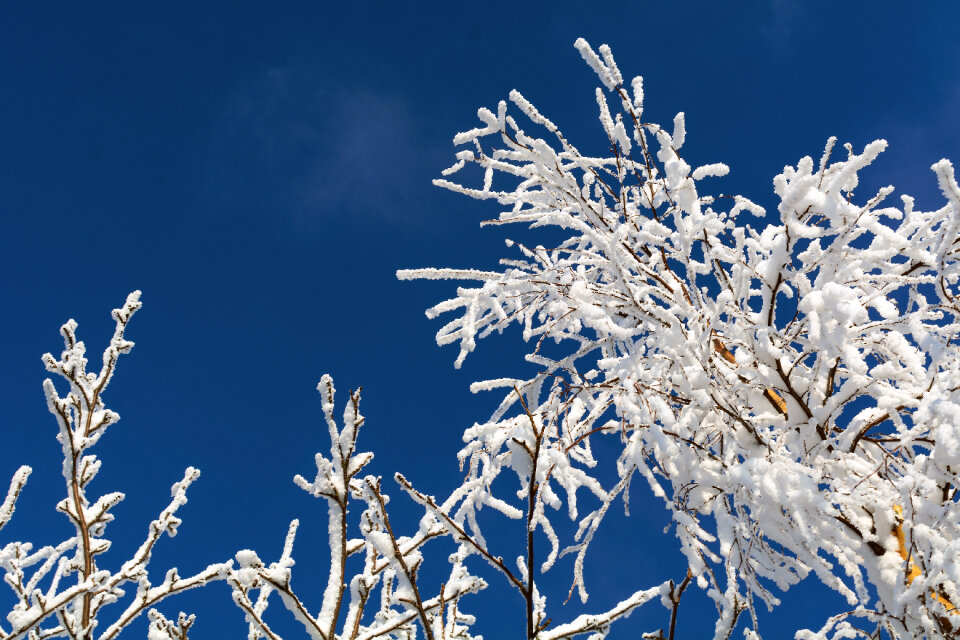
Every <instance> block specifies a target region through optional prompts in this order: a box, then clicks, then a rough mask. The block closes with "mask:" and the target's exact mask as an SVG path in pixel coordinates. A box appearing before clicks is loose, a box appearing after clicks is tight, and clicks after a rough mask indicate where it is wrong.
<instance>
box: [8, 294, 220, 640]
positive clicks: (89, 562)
mask: <svg viewBox="0 0 960 640" xmlns="http://www.w3.org/2000/svg"><path fill="white" fill-rule="evenodd" d="M139 308H140V292H139V291H135V292H134V293H131V294H130V295H129V296H128V297H127V301H126V303H125V304H124V306H123V307H122V308H120V309H114V311H113V319H114V320H115V322H116V329H115V330H114V333H113V338H112V339H111V340H110V345H109V346H108V347H107V349H106V350H105V351H104V353H103V361H102V366H101V367H100V371H99V372H87V362H88V361H87V358H86V356H85V353H86V352H85V348H84V344H83V342H80V341H78V340H77V337H76V329H77V323H76V322H74V321H73V320H69V321H68V322H67V323H66V324H65V325H63V327H61V329H60V333H61V334H62V335H63V339H64V345H65V347H64V351H63V354H62V355H61V356H60V359H59V360H58V359H56V358H54V357H53V356H52V355H50V354H46V355H44V356H43V362H44V365H46V368H47V371H49V372H51V373H55V374H57V375H58V376H60V377H61V378H62V379H63V380H65V381H66V383H67V384H68V387H69V391H68V393H67V394H66V395H65V396H62V397H61V396H60V395H59V394H58V392H57V390H56V387H55V386H54V383H53V381H52V380H49V379H48V380H45V381H44V384H43V388H44V391H45V392H46V396H47V406H48V407H49V409H50V412H51V413H53V415H54V416H55V417H56V419H57V423H58V424H59V427H60V431H59V434H58V435H57V440H58V441H59V442H60V446H61V448H62V450H63V477H64V480H65V483H66V487H65V488H66V497H65V498H64V499H63V500H61V501H60V503H59V504H58V505H57V510H58V511H60V512H62V513H63V514H64V515H66V516H67V518H68V519H69V520H70V523H71V525H72V529H73V531H72V533H71V536H70V537H68V538H67V539H65V540H64V541H63V542H61V543H59V544H57V545H56V546H45V547H42V548H40V549H34V545H33V544H32V543H29V542H9V543H6V544H5V545H4V546H3V547H2V548H0V567H2V569H3V571H4V573H5V576H4V582H5V583H6V584H7V586H8V587H10V589H11V590H12V592H13V597H14V602H15V603H14V604H13V606H12V609H11V610H10V612H9V613H7V615H6V616H5V619H6V624H2V623H0V640H13V639H15V638H31V639H39V638H58V637H63V638H70V639H71V640H92V639H93V638H97V639H99V640H110V639H112V638H115V637H116V636H117V634H118V633H119V632H120V631H121V630H123V629H124V628H125V627H127V626H128V625H129V623H130V622H132V621H133V620H134V619H135V618H136V617H138V616H139V615H140V614H141V613H143V612H145V611H147V610H148V609H149V608H150V607H152V606H153V605H154V604H156V603H158V602H159V601H161V600H163V599H164V598H166V597H167V596H170V595H173V594H175V593H178V592H180V591H184V590H186V589H190V588H192V587H196V586H200V585H202V584H204V583H206V582H207V581H210V580H215V579H218V577H219V575H220V574H221V573H222V572H224V571H225V570H226V567H227V565H211V566H209V567H207V568H206V569H204V570H203V571H201V572H200V573H197V574H196V575H193V576H190V577H186V578H181V577H180V576H179V575H178V573H177V570H176V569H169V570H168V571H167V572H166V576H165V578H164V579H163V580H162V581H161V582H160V583H159V584H156V585H154V584H153V583H151V581H150V578H149V574H148V571H147V567H148V564H149V562H150V556H151V553H152V551H153V547H154V545H155V544H156V542H157V541H158V540H159V539H160V536H161V535H163V534H164V533H166V534H168V535H170V536H171V537H172V536H174V535H176V533H177V527H178V526H179V524H180V519H179V518H178V517H177V511H178V510H179V509H180V507H181V506H183V505H184V504H185V503H186V502H187V497H186V491H187V488H188V487H189V486H190V485H191V484H192V483H193V481H194V480H196V479H197V478H198V477H199V475H200V472H199V471H197V470H196V469H194V468H192V467H190V468H188V469H187V470H186V472H185V474H184V477H183V480H181V481H180V482H177V483H176V484H174V485H173V488H172V491H171V495H172V500H171V501H170V504H169V505H168V506H167V507H166V508H165V509H164V510H163V511H162V512H161V514H160V515H159V517H158V518H157V519H156V520H154V521H153V522H151V523H150V525H149V527H148V528H147V535H146V537H145V539H144V541H143V543H142V544H141V546H140V548H139V549H137V551H136V553H134V555H133V557H131V558H130V559H129V560H127V561H126V562H124V563H123V564H122V565H121V566H120V567H119V568H118V569H116V570H109V569H104V568H102V567H100V566H99V563H98V560H99V558H98V556H99V555H100V554H102V553H103V552H104V551H106V550H107V549H109V548H110V540H109V539H107V538H106V537H104V536H105V531H106V527H107V524H109V523H110V522H111V521H112V520H113V514H112V513H111V512H110V511H111V509H112V508H113V507H114V506H116V505H117V504H118V503H119V502H120V501H121V500H123V494H122V493H119V492H114V493H107V494H105V495H102V496H100V497H92V496H90V495H89V493H88V490H89V488H90V484H91V482H92V481H93V479H94V478H95V477H96V475H97V472H98V471H99V470H100V460H99V459H97V457H96V455H94V454H93V453H91V449H92V447H93V446H94V445H95V444H96V443H97V442H98V441H99V439H100V438H101V437H102V436H103V434H104V433H105V432H106V430H107V428H108V427H109V426H110V425H112V424H114V423H115V422H117V420H119V419H120V416H118V415H117V414H116V413H114V412H113V411H110V410H109V409H107V408H106V407H105V405H104V403H103V393H104V390H105V389H106V388H107V385H108V384H109V383H110V380H111V378H112V377H113V374H114V371H115V370H116V366H117V359H118V358H119V356H120V355H121V354H124V353H127V352H129V351H130V349H131V348H132V347H133V343H132V342H130V341H129V340H127V339H126V338H125V337H124V332H125V330H126V327H127V323H128V322H129V321H130V318H131V316H132V315H133V314H134V313H135V312H136V311H137V309H139ZM29 473H30V468H29V467H21V468H20V470H19V471H17V473H16V474H15V475H14V478H13V481H12V482H11V485H10V490H9V491H8V493H7V497H6V499H5V500H4V501H3V504H2V505H0V528H2V527H3V525H5V524H6V523H7V522H8V521H9V519H10V517H11V516H12V515H13V511H14V505H15V502H16V500H17V497H18V496H19V494H20V492H21V490H22V489H23V486H24V484H25V483H26V480H27V476H28V475H29ZM127 585H129V586H130V587H132V588H133V590H134V595H133V598H132V599H130V602H129V604H128V605H127V606H126V607H125V608H121V609H120V610H118V608H117V607H114V608H108V607H107V605H111V604H115V603H117V602H119V601H120V600H121V599H122V598H123V597H124V594H125V591H124V587H125V586H127ZM150 616H151V620H153V621H154V625H159V626H156V629H154V625H152V626H151V632H150V633H151V635H150V638H151V640H154V639H159V638H164V639H166V638H177V639H179V640H186V632H187V629H188V628H189V625H190V624H192V616H191V617H190V618H189V619H187V618H184V617H183V616H182V615H181V620H180V621H179V622H178V623H177V625H172V623H168V621H166V619H165V618H163V616H162V615H160V614H159V613H157V612H155V611H150ZM158 621H165V622H163V623H162V624H161V623H160V622H158ZM164 625H166V626H164ZM161 629H167V630H168V631H169V633H170V634H174V635H169V634H168V635H166V636H164V635H157V634H158V633H160V630H161ZM164 633H166V631H164Z"/></svg>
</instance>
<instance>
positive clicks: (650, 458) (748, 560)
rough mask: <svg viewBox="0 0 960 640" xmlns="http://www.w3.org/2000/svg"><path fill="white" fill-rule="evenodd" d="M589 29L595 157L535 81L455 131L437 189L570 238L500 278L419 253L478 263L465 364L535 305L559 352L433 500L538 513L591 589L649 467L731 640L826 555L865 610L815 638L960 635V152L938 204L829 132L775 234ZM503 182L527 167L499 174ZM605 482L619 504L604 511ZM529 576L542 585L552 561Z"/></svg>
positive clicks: (783, 179)
mask: <svg viewBox="0 0 960 640" xmlns="http://www.w3.org/2000/svg"><path fill="white" fill-rule="evenodd" d="M576 46H577V48H578V49H579V50H580V52H581V54H582V55H583V58H584V59H585V60H586V62H587V63H588V64H589V65H590V67H591V68H592V69H593V70H594V72H595V73H596V74H597V75H598V77H599V78H600V81H601V84H602V85H603V87H604V88H601V89H597V91H596V100H597V106H598V109H599V120H600V124H601V128H602V131H603V135H604V136H605V138H606V140H605V142H606V144H607V145H608V147H609V149H610V153H609V154H607V155H604V156H600V157H592V156H588V155H584V154H583V153H581V152H580V151H579V150H578V148H577V147H576V146H575V145H574V143H573V142H572V141H570V140H569V139H568V138H567V137H565V136H564V135H563V134H562V133H561V131H560V129H559V128H558V127H557V126H556V125H555V124H554V123H553V122H551V121H550V120H549V119H548V118H547V117H546V116H544V115H543V114H542V113H541V112H540V111H538V110H537V109H536V108H535V107H534V106H533V105H531V104H530V103H529V102H528V101H527V100H526V99H525V98H523V96H522V95H520V94H519V93H518V92H516V91H514V92H511V93H510V103H511V105H508V104H507V102H500V104H499V105H498V107H497V109H496V110H495V112H494V111H490V110H487V109H480V111H479V112H478V116H479V118H480V121H481V126H480V127H478V128H475V129H471V130H469V131H466V132H464V133H460V134H457V136H456V137H455V138H454V142H455V144H457V145H463V146H464V147H465V149H464V150H462V151H459V152H458V153H457V155H456V158H457V160H456V163H455V164H454V165H453V166H452V167H450V169H448V170H446V171H445V172H444V178H443V179H441V180H437V181H436V182H435V183H436V184H437V185H439V186H442V187H445V188H447V189H450V190H452V191H455V192H458V193H462V194H464V195H468V196H470V197H473V198H478V199H482V200H492V201H495V202H497V203H498V204H499V205H500V206H501V207H502V212H501V213H500V215H499V218H498V219H497V220H495V221H492V222H491V223H490V224H500V225H505V224H511V223H523V224H527V225H529V226H530V227H532V228H536V227H545V226H550V227H554V228H555V229H556V230H559V232H561V233H562V234H563V239H562V240H561V241H560V242H555V241H554V240H551V244H550V246H549V248H548V247H545V246H539V245H537V246H526V245H523V244H520V243H512V242H509V241H508V246H512V247H515V250H514V252H513V255H512V256H511V257H510V258H508V259H504V260H503V261H502V262H501V264H502V269H501V270H500V271H498V272H475V271H472V270H470V269H417V270H407V271H400V272H398V277H400V278H401V279H417V278H420V279H422V278H430V279H457V280H473V281H476V282H477V284H476V285H475V286H473V287H462V288H459V289H458V290H457V292H456V296H455V297H453V298H452V299H450V300H447V301H445V302H441V303H440V304H438V305H436V306H435V307H433V308H432V309H430V310H428V312H427V315H428V316H429V317H431V318H433V317H437V316H439V315H441V314H453V318H452V319H451V320H448V322H447V323H446V324H445V325H444V326H443V327H442V328H441V329H440V330H439V331H438V333H437V342H438V343H439V344H441V345H443V344H450V343H457V344H458V345H459V348H460V353H459V355H458V357H457V360H456V366H460V364H461V363H462V362H463V360H464V358H465V357H466V356H467V355H468V354H469V353H470V352H471V351H473V350H474V349H475V348H476V344H477V340H478V339H480V338H483V337H485V336H487V335H489V334H490V333H492V332H494V331H502V330H503V329H504V328H506V327H507V326H509V325H511V324H514V323H516V324H517V325H519V326H520V327H521V328H522V331H523V337H524V339H525V340H526V341H527V342H528V343H529V344H530V349H529V351H528V353H527V355H526V359H527V361H528V362H530V363H533V364H535V365H537V366H538V367H539V368H540V373H539V374H537V375H536V376H534V377H532V378H530V379H527V380H516V381H514V380H508V379H505V380H499V381H491V382H489V383H481V384H478V385H475V387H476V388H477V389H480V388H497V387H506V388H507V391H506V394H505V395H504V399H503V402H502V403H501V405H500V407H499V408H498V409H497V410H496V411H495V412H494V414H493V415H492V416H491V418H490V419H489V420H488V421H487V422H485V423H483V424H477V425H475V426H474V427H472V428H471V429H469V430H468V431H467V432H466V433H465V436H464V438H465V442H466V443H467V444H466V446H465V447H464V449H463V450H462V451H461V453H460V458H461V461H462V463H463V464H464V465H465V466H466V467H467V469H468V470H469V475H468V479H467V481H466V482H465V484H464V485H463V486H462V487H461V488H460V489H458V490H457V491H456V492H455V493H454V495H453V496H452V497H451V498H450V499H449V500H448V501H447V502H446V503H444V505H438V506H437V507H436V512H437V513H438V514H449V518H448V520H449V522H448V527H450V528H452V529H454V530H455V531H454V534H455V535H459V536H460V538H461V539H470V540H475V541H477V545H478V546H479V545H482V544H483V542H482V540H483V537H482V532H481V531H480V529H479V527H478V525H477V522H476V518H475V511H476V510H477V509H479V508H480V506H481V505H487V506H491V507H493V508H495V509H498V510H500V511H501V512H502V513H503V514H504V515H505V516H507V517H512V518H519V517H526V518H527V521H528V529H529V531H530V532H531V535H532V532H533V531H535V530H540V531H542V532H543V534H545V536H546V537H547V539H548V540H549V542H550V546H551V549H552V550H551V552H550V554H549V555H548V557H547V558H545V559H543V560H542V562H541V563H540V567H539V568H540V570H542V571H545V570H547V569H549V568H550V566H551V565H552V564H553V561H554V560H555V559H556V558H557V557H558V556H560V555H563V554H568V553H569V554H573V555H574V557H575V572H574V579H573V585H574V587H575V588H576V589H577V590H578V591H579V593H580V596H581V597H582V598H584V599H586V597H587V591H586V585H585V583H584V579H583V573H582V570H583V566H584V562H585V558H586V554H587V551H588V548H589V545H590V542H591V540H592V537H593V535H594V532H595V531H596V530H597V527H598V526H599V524H600V522H601V520H602V519H603V517H604V515H605V514H606V512H607V510H608V509H609V507H610V505H611V503H612V502H613V501H614V500H616V499H619V498H623V500H624V502H626V500H627V497H628V492H629V489H630V486H631V483H632V481H633V480H634V479H636V478H638V477H639V478H640V479H642V481H643V482H645V483H646V484H648V485H649V487H650V488H651V490H652V491H653V493H654V494H655V495H656V496H658V497H660V498H662V499H663V501H664V504H665V506H666V508H667V509H668V510H669V511H670V513H671V514H672V518H673V523H674V530H675V533H676V535H677V537H678V539H679V542H680V546H681V549H682V551H683V553H684V554H685V556H686V558H687V562H688V566H689V570H690V576H692V580H693V581H694V582H696V584H697V586H698V587H699V588H701V589H703V590H705V591H706V593H707V595H708V596H709V597H710V598H711V599H712V600H713V601H714V603H715V604H716V607H717V613H718V616H717V623H716V633H715V637H716V638H726V637H728V636H729V635H730V633H731V632H732V631H733V628H734V626H735V624H736V622H737V619H738V616H739V615H740V614H741V612H743V611H747V612H749V614H750V616H751V618H752V620H753V623H752V626H753V627H754V629H753V630H748V635H749V636H750V637H759V636H757V635H756V633H757V630H756V616H755V609H756V606H757V604H758V603H759V602H763V603H764V604H765V605H766V606H768V607H773V606H775V605H776V604H777V603H778V599H777V593H778V592H780V591H783V590H786V589H788V588H789V587H790V586H791V585H793V584H795V583H797V582H798V581H800V580H802V579H804V578H806V577H807V576H809V575H811V574H813V576H815V577H816V579H818V580H819V581H821V582H822V583H823V584H824V585H826V586H827V587H829V588H831V589H834V590H835V591H837V592H838V593H839V594H841V595H842V596H843V597H844V598H846V600H847V601H848V603H849V605H850V608H851V609H850V611H849V612H845V613H841V614H839V615H838V616H836V617H835V618H832V619H831V620H829V621H827V623H826V625H825V626H824V627H823V629H821V630H819V631H817V632H812V631H811V632H801V633H800V634H799V637H804V638H810V639H813V638H824V639H826V638H841V637H853V635H852V634H856V633H859V631H855V630H854V629H855V627H856V628H859V629H863V630H866V631H865V633H868V634H869V633H873V632H874V631H876V630H877V629H884V630H885V631H886V633H888V634H889V635H890V636H891V637H896V638H916V637H922V636H926V637H929V638H946V637H952V636H953V635H954V634H956V633H957V632H958V631H960V616H957V615H956V613H957V612H956V610H955V605H957V604H960V589H958V587H957V585H958V582H960V563H958V562H957V556H958V553H960V507H958V503H957V478H956V475H957V470H958V468H960V347H958V341H957V338H956V336H957V333H958V329H960V324H958V316H960V306H958V305H960V303H958V298H957V295H958V293H960V291H958V279H960V260H958V256H960V187H958V185H957V182H956V179H955V176H954V171H953V167H952V165H951V164H950V163H949V162H948V161H946V160H942V161H940V162H938V163H937V164H935V165H933V167H932V168H933V170H934V172H935V174H936V178H937V180H938V183H939V187H940V191H941V192H942V193H943V195H944V197H945V199H946V203H945V204H944V205H943V206H941V207H939V208H937V209H934V210H931V211H922V210H920V209H918V208H916V207H915V204H914V201H913V199H912V198H910V197H908V196H901V198H900V202H899V203H898V202H895V201H892V200H891V195H892V193H893V187H884V188H883V189H880V190H879V191H878V192H877V193H876V194H873V195H868V197H866V198H863V197H859V196H858V195H857V194H855V191H856V190H857V188H858V185H859V174H860V172H861V171H862V170H864V169H865V168H866V167H868V166H869V165H870V164H871V163H872V162H873V161H874V160H875V159H876V158H877V157H878V155H879V154H880V153H881V152H882V151H883V150H884V149H885V147H886V143H885V142H884V141H876V142H873V143H871V144H868V145H867V146H866V147H865V148H863V149H862V150H859V151H857V150H855V149H854V148H853V147H852V146H851V145H845V146H844V147H843V150H842V151H840V152H839V153H837V152H835V150H834V143H835V140H834V139H832V138H831V139H830V140H829V141H828V143H827V146H826V149H825V150H824V152H823V154H822V156H821V159H820V161H819V162H818V163H817V162H815V161H814V160H812V159H811V158H809V157H806V158H803V159H801V160H800V162H799V163H798V164H797V166H795V167H786V168H785V169H784V170H783V172H782V173H781V174H780V175H778V176H777V177H776V178H775V180H774V189H775V195H776V197H777V199H778V200H779V205H778V207H777V213H778V214H779V220H777V221H776V222H774V223H772V224H769V225H767V226H766V227H765V228H762V229H755V228H753V227H752V226H751V225H750V224H748V223H746V222H744V221H741V220H740V219H739V214H741V213H742V212H745V211H746V212H749V213H751V214H753V215H754V216H760V215H762V214H763V213H764V212H763V210H762V209H761V208H760V207H758V206H757V205H755V204H753V203H752V202H750V201H749V200H747V199H745V198H743V197H740V196H727V195H710V193H711V191H709V190H708V189H709V185H711V184H712V182H710V181H711V180H713V179H715V178H716V177H720V176H723V175H725V174H726V173H727V172H728V168H727V167H726V166H725V165H722V164H716V163H713V164H706V165H703V166H700V167H698V168H694V167H693V166H692V165H691V164H689V163H688V162H687V161H686V160H684V159H683V158H682V157H681V155H680V153H679V151H680V148H681V146H682V144H683V142H684V139H685V137H686V125H685V119H684V117H683V114H678V116H677V117H676V118H675V119H674V122H673V124H672V126H671V127H668V128H664V127H661V126H660V125H657V124H654V123H652V122H648V121H646V120H645V119H644V118H643V111H642V109H643V102H644V94H643V83H642V81H641V80H640V79H639V78H636V79H634V80H633V81H632V82H631V83H629V84H626V83H625V82H624V80H623V78H622V76H621V73H620V71H619V69H618V68H617V66H616V64H615V63H614V61H613V58H612V55H611V54H610V50H609V48H608V47H605V46H604V47H601V48H600V49H599V53H597V52H595V51H594V50H593V49H592V48H591V47H590V46H589V45H588V44H587V43H586V42H585V41H583V40H582V39H581V40H578V41H577V43H576ZM511 109H515V110H518V111H519V112H520V114H521V115H522V116H524V117H525V121H524V122H523V123H521V122H519V121H518V120H517V119H516V118H515V116H514V115H511V113H509V112H510V111H511ZM838 156H839V157H838ZM467 165H475V166H476V167H478V168H479V169H480V170H481V171H482V173H483V175H484V178H483V182H482V185H481V186H480V187H476V186H468V185H465V184H463V183H461V182H458V181H457V180H456V176H457V173H458V172H459V171H461V170H462V169H464V168H465V167H466V166H467ZM499 180H503V182H504V183H506V184H509V185H516V186H511V187H509V188H505V189H503V190H498V189H497V187H496V183H497V182H498V181H499ZM704 181H707V182H704ZM551 343H553V344H551ZM598 438H615V439H617V440H618V441H619V443H620V448H619V451H620V455H619V459H618V460H617V462H616V469H615V471H616V477H617V478H618V480H617V481H616V482H614V483H613V485H612V486H604V485H602V484H601V482H600V480H599V478H600V477H604V478H606V477H609V471H607V472H606V473H601V472H602V471H604V470H602V469H599V468H598V463H597V461H596V460H595V459H594V457H593V453H592V444H591V443H592V442H593V441H595V440H596V439H598ZM504 471H507V472H510V473H512V474H514V475H516V477H517V478H518V480H519V482H520V486H521V491H520V493H521V494H523V493H524V492H526V494H527V496H528V506H529V508H528V509H523V508H519V509H518V508H517V507H516V506H514V505H511V504H510V497H509V496H507V497H504V496H500V495H495V494H494V493H493V491H492V489H491V487H492V486H493V481H494V479H495V478H497V477H498V476H499V475H500V474H501V472H504ZM497 486H501V485H497ZM583 495H592V496H593V502H592V504H594V505H596V504H598V505H599V506H595V507H591V508H590V509H589V510H588V511H587V512H586V513H584V512H583V511H584V508H583V507H582V506H581V505H580V504H579V503H578V497H582V496H583ZM559 509H563V510H564V511H565V512H566V513H567V515H568V517H570V518H572V519H573V520H575V521H576V522H577V523H578V532H577V535H576V538H575V540H574V541H573V542H572V543H571V544H568V545H567V546H565V547H564V546H563V545H561V544H560V542H559V541H558V540H557V537H556V535H555V534H554V533H553V527H552V526H551V524H550V522H551V517H553V516H552V514H551V511H552V510H559ZM457 527H460V528H463V529H464V531H462V532H457V531H456V528H457ZM481 555H482V554H481ZM487 560H488V562H492V563H494V564H495V562H494V561H493V560H491V559H490V558H487ZM502 571H506V570H505V569H502ZM520 571H521V573H523V572H524V571H528V572H529V576H530V578H529V579H528V580H527V582H532V575H533V566H532V563H531V562H527V564H526V566H525V567H523V568H521V569H520ZM516 580H517V581H522V580H521V578H520V577H517V578H516ZM664 604H667V605H668V606H669V605H670V604H671V603H670V601H669V598H668V599H667V600H665V601H664ZM673 610H674V614H675V613H676V607H675V606H673ZM671 628H672V625H671ZM529 629H530V627H529V622H528V636H529V635H530V631H529ZM671 635H672V632H671ZM551 637H552V636H551ZM651 637H654V636H651ZM661 637H662V634H661Z"/></svg>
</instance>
